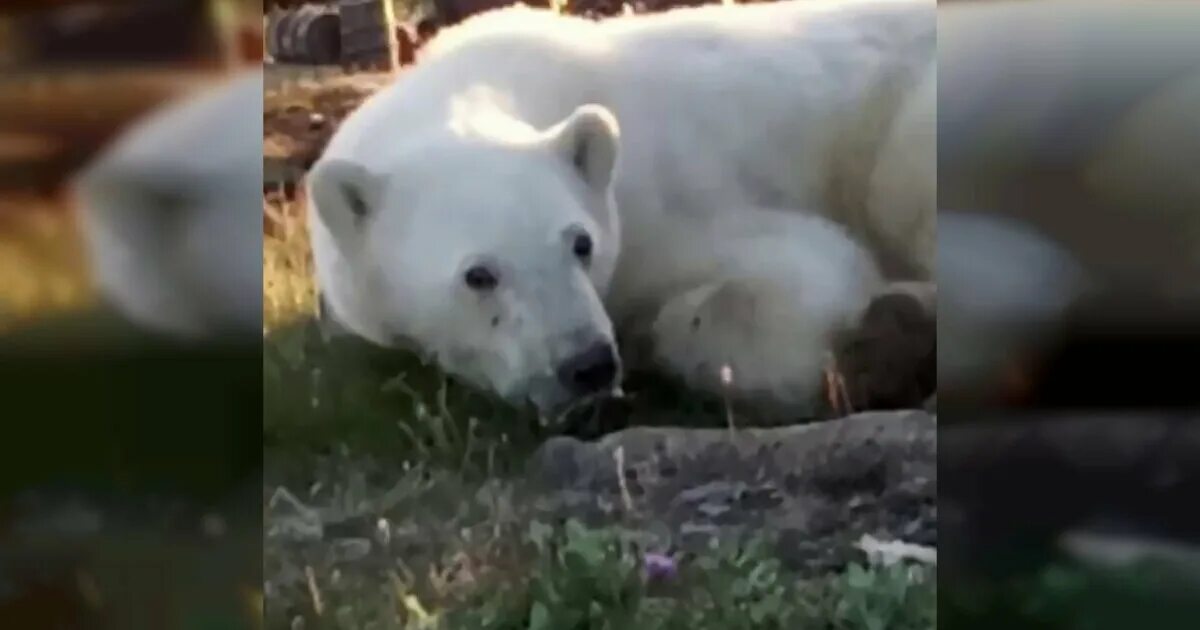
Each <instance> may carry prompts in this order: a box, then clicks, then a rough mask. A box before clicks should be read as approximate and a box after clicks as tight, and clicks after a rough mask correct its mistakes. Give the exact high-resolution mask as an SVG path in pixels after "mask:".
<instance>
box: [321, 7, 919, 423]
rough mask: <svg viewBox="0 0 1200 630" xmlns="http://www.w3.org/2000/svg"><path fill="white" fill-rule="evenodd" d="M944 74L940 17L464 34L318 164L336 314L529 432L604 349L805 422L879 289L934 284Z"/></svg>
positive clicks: (612, 365) (677, 19)
mask: <svg viewBox="0 0 1200 630" xmlns="http://www.w3.org/2000/svg"><path fill="white" fill-rule="evenodd" d="M935 55H936V5H935V3H934V2H933V1H932V0H841V1H837V2H831V1H824V0H805V1H796V2H777V3H770V4H759V5H732V6H726V5H711V6H705V7H700V8H686V9H676V10H672V11H669V12H666V13H662V14H656V15H649V16H629V17H618V18H613V19H609V20H604V21H600V22H593V21H590V20H586V19H582V18H576V17H568V16H562V15H558V14H555V13H553V12H551V11H543V10H536V9H531V8H527V7H523V6H517V7H512V8H507V9H500V10H495V11H490V12H487V13H484V14H482V15H479V16H476V17H473V18H471V19H468V20H467V21H465V22H463V23H462V24H460V25H458V26H456V27H454V28H451V29H448V30H446V31H443V32H442V33H441V34H439V35H438V36H437V38H435V39H434V40H433V41H432V42H431V44H430V45H429V47H428V48H427V49H426V51H425V53H424V55H423V57H422V59H421V60H420V63H418V64H417V65H416V66H415V67H414V68H413V69H411V70H409V71H407V72H406V73H405V74H403V75H402V76H400V77H399V78H398V79H397V80H396V81H395V83H394V84H393V85H390V86H388V87H386V88H384V89H383V90H381V91H380V92H378V93H376V94H375V95H373V96H372V97H371V98H369V99H368V100H367V101H366V102H364V103H363V104H362V105H361V106H360V107H359V108H358V109H357V110H356V111H355V112H354V113H353V114H351V115H350V116H349V117H348V118H347V119H346V120H345V121H344V122H343V124H342V125H341V127H340V128H339V130H338V131H337V133H336V134H335V135H334V137H333V138H332V139H331V140H330V142H329V144H328V145H327V147H326V150H325V152H324V153H323V155H322V157H321V158H320V159H319V160H318V162H317V163H316V164H315V165H314V167H313V169H312V170H311V172H310V174H309V177H308V180H307V185H308V188H309V191H308V193H309V199H310V202H311V205H310V208H311V209H310V212H311V222H310V224H311V227H312V230H311V238H312V245H313V254H314V262H315V267H316V273H317V284H318V287H319V290H320V291H321V293H322V295H323V300H324V305H325V307H326V309H327V312H328V314H329V316H330V317H331V318H332V319H334V320H336V322H337V323H338V324H339V325H340V326H341V327H343V328H346V329H349V330H350V331H352V332H353V333H355V334H357V335H359V336H362V337H364V338H366V339H369V340H371V341H373V342H376V343H378V344H381V345H386V346H406V347H412V348H415V349H417V350H418V351H420V352H422V353H423V354H424V355H426V356H427V357H429V358H430V359H431V360H432V361H434V362H436V364H438V365H439V366H441V367H442V368H443V369H444V370H445V371H447V372H448V373H450V374H453V375H456V376H458V377H460V378H462V379H464V380H466V381H468V382H471V383H474V384H476V385H478V386H480V387H482V388H485V389H489V390H492V391H494V392H496V393H498V394H500V395H502V396H504V397H506V398H509V399H511V400H514V401H522V400H528V401H531V402H532V403H534V405H535V406H536V407H538V408H539V410H541V411H542V412H547V413H553V412H557V411H560V410H562V409H563V408H564V407H567V406H569V405H571V404H572V403H576V402H578V401H580V400H584V399H587V398H589V397H592V396H595V395H602V394H604V393H606V392H612V391H614V390H616V389H617V388H619V383H620V380H621V375H622V373H623V372H624V369H625V368H627V367H628V366H627V365H623V363H622V357H621V353H620V352H618V350H617V347H616V342H617V339H618V337H620V338H621V340H622V344H623V346H624V341H625V340H626V339H641V338H646V339H647V340H648V345H649V346H650V347H652V348H653V352H652V354H650V355H649V356H650V358H651V360H652V361H653V362H654V366H655V367H658V368H661V369H663V370H665V371H667V372H669V373H672V374H674V375H676V376H679V377H682V378H683V379H685V380H687V381H689V382H691V383H693V384H695V385H697V386H699V387H708V388H711V387H722V388H726V389H728V388H730V387H732V393H734V394H746V395H753V396H756V397H759V396H762V397H766V398H769V399H771V400H772V401H778V402H780V403H782V404H785V405H791V404H796V405H804V404H806V401H810V400H811V399H812V398H813V396H814V395H815V394H817V393H818V391H819V388H820V386H821V374H822V361H823V357H825V356H826V355H827V354H828V352H829V349H830V344H831V340H832V338H833V336H834V335H835V334H836V333H837V332H838V331H839V330H841V329H843V328H845V327H847V326H852V325H853V324H854V322H855V321H856V319H857V318H858V317H859V316H860V315H861V313H862V311H863V310H864V309H865V307H866V306H867V304H868V303H869V302H870V299H871V296H873V295H875V294H876V293H877V292H879V291H880V290H881V289H882V287H883V286H884V282H885V281H888V280H893V279H907V280H930V279H932V266H933V260H934V258H933V256H934V252H933V241H934V238H933V233H934V230H935V226H936V209H935V208H934V207H933V206H932V205H931V204H932V200H933V199H934V194H933V190H934V187H935V185H936V181H935V178H934V177H933V175H934V170H933V165H932V161H933V152H934V145H933V142H934V140H935V138H934V136H935V133H934V128H933V123H934V120H933V116H932V113H931V112H927V111H921V110H920V108H921V107H931V106H933V105H934V103H933V102H932V101H934V100H935V99H933V98H929V96H930V95H931V94H933V92H932V91H931V90H933V86H934V79H933V77H932V76H931V72H932V68H933V65H934V62H935ZM921 94H923V95H925V97H926V98H921V97H920V96H919V95H921ZM913 95H918V97H916V98H913ZM910 101H911V102H912V103H914V105H911V106H910V105H908V103H909V102H910ZM909 145H912V146H909ZM881 156H886V160H887V161H890V162H892V163H880V160H881V159H882V157H881ZM925 160H928V162H929V164H913V162H914V161H925ZM720 374H732V377H733V378H732V381H733V382H732V385H731V384H730V383H729V382H728V381H729V380H730V379H728V378H726V379H721V378H716V379H714V375H720Z"/></svg>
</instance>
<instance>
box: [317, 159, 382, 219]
mask: <svg viewBox="0 0 1200 630" xmlns="http://www.w3.org/2000/svg"><path fill="white" fill-rule="evenodd" d="M308 189H309V198H310V199H311V200H312V204H313V206H314V208H315V211H316V213H317V216H318V217H319V218H320V219H321V221H322V222H323V223H324V224H325V225H326V226H327V227H329V228H330V229H331V230H333V231H334V232H335V233H337V232H340V231H341V230H344V229H357V228H359V227H361V226H362V224H363V223H364V222H365V221H366V220H367V219H368V218H369V217H370V216H371V213H372V212H374V211H375V209H376V207H377V206H378V201H379V194H378V193H379V178H378V177H377V176H376V175H375V174H374V173H372V172H371V171H370V170H368V169H367V167H365V166H363V165H362V164H359V163H357V162H351V161H350V160H345V159H340V158H331V159H327V160H322V161H320V162H318V163H317V164H316V166H314V167H313V169H312V172H310V173H309V175H308Z"/></svg>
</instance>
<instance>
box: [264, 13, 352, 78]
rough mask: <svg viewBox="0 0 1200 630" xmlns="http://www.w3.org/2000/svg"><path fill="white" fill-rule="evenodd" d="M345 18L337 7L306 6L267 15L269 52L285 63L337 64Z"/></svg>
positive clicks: (274, 57)
mask: <svg viewBox="0 0 1200 630" xmlns="http://www.w3.org/2000/svg"><path fill="white" fill-rule="evenodd" d="M341 30H342V27H341V17H340V16H339V14H338V11H337V9H336V8H334V7H329V6H321V5H312V4H308V5H304V6H302V7H299V8H296V9H292V10H287V11H278V12H275V13H273V14H271V15H270V16H268V18H267V36H266V40H267V53H268V54H269V55H271V57H272V58H273V59H274V60H275V61H277V62H281V63H295V64H304V65H329V64H336V63H338V62H339V61H340V60H341V56H342V40H341Z"/></svg>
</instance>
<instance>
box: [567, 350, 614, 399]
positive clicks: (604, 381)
mask: <svg viewBox="0 0 1200 630" xmlns="http://www.w3.org/2000/svg"><path fill="white" fill-rule="evenodd" d="M620 372H621V363H620V359H619V358H618V356H617V350H616V348H615V347H614V346H613V344H612V343H610V342H607V341H602V342H599V343H596V344H594V345H592V346H589V347H588V348H587V349H586V350H584V351H583V352H580V353H579V354H576V355H574V356H572V357H570V358H568V359H567V360H566V361H563V362H562V363H561V364H559V366H558V368H557V369H556V370H555V375H556V376H557V377H558V382H559V384H560V385H562V387H563V388H564V389H566V390H567V391H568V392H569V393H570V394H571V395H572V396H577V397H582V396H590V395H592V394H596V393H599V392H602V391H605V390H609V389H612V388H613V387H614V386H616V384H617V378H618V375H619V374H620Z"/></svg>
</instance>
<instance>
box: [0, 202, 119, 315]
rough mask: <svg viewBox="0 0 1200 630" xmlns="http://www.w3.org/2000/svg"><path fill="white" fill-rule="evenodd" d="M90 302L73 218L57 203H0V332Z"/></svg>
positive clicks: (90, 288)
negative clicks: (2, 329)
mask: <svg viewBox="0 0 1200 630" xmlns="http://www.w3.org/2000/svg"><path fill="white" fill-rule="evenodd" d="M95 298H96V294H95V287H94V286H93V283H92V279H91V275H90V273H89V271H88V265H87V259H86V255H85V250H84V247H83V242H82V239H81V235H80V233H79V229H78V224H77V222H76V220H75V215H74V213H72V212H70V211H69V209H67V208H66V207H65V202H64V200H62V199H44V198H36V197H23V198H22V197H16V198H13V197H10V198H5V199H0V328H2V327H5V326H9V325H12V324H14V323H17V322H22V321H26V320H28V319H31V318H33V317H36V316H39V315H42V314H47V313H55V312H62V311H67V310H74V309H77V308H83V307H86V306H89V305H91V304H92V303H93V302H94V301H95Z"/></svg>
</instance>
